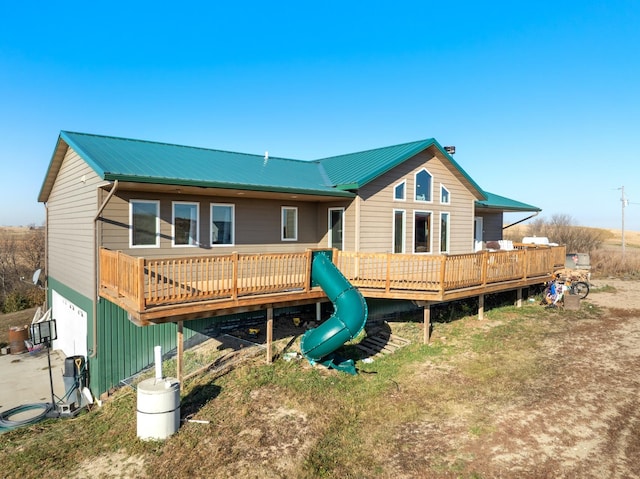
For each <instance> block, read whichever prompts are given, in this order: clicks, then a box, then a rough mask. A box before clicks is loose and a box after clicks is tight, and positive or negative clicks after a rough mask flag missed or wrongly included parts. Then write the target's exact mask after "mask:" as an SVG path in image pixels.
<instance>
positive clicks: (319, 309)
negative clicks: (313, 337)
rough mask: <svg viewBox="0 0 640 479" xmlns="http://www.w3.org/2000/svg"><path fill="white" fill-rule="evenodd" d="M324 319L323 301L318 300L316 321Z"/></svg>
mask: <svg viewBox="0 0 640 479" xmlns="http://www.w3.org/2000/svg"><path fill="white" fill-rule="evenodd" d="M320 321H322V303H321V302H320V301H318V302H317V303H316V323H318V324H320Z"/></svg>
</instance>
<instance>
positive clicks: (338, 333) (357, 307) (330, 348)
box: [300, 251, 367, 374]
mask: <svg viewBox="0 0 640 479" xmlns="http://www.w3.org/2000/svg"><path fill="white" fill-rule="evenodd" d="M330 254H331V251H317V252H315V253H314V256H313V261H312V263H311V281H312V283H314V284H318V285H319V286H320V287H321V288H322V290H323V291H324V292H325V294H326V295H327V297H328V298H329V300H330V301H331V302H332V303H333V308H334V312H333V314H332V315H331V317H330V318H329V319H327V320H326V321H325V322H324V323H322V324H321V325H320V326H318V327H317V328H313V329H310V330H309V331H307V332H306V333H305V334H304V335H303V336H302V340H301V342H300V349H301V351H302V354H303V356H304V357H305V358H307V359H308V360H309V362H310V363H311V364H315V363H322V364H324V365H325V366H327V367H330V368H334V369H338V370H340V371H345V372H348V373H350V374H356V369H355V365H354V363H353V360H348V361H340V360H338V359H337V358H336V357H334V356H333V353H334V352H335V351H336V350H337V349H339V348H340V347H341V346H342V345H343V344H344V343H346V342H347V341H349V340H351V339H353V338H355V337H356V336H357V335H358V334H359V333H360V331H362V329H363V328H364V325H365V323H366V322H367V303H366V301H365V300H364V298H363V296H362V294H360V291H358V290H357V289H356V288H355V286H353V285H352V284H351V283H350V282H349V280H347V278H345V277H344V275H343V274H342V273H341V272H340V270H339V269H338V268H337V267H336V266H335V265H334V264H333V262H332V261H331V259H330V256H329V255H330Z"/></svg>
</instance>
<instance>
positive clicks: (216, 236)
mask: <svg viewBox="0 0 640 479" xmlns="http://www.w3.org/2000/svg"><path fill="white" fill-rule="evenodd" d="M234 242H235V206H234V205H228V204H217V203H214V204H212V205H211V246H216V245H233V244H234Z"/></svg>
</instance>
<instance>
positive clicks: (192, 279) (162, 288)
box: [100, 249, 311, 311]
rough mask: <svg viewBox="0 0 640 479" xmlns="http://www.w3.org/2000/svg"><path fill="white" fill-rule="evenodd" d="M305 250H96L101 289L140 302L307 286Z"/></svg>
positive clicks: (229, 296)
mask: <svg viewBox="0 0 640 479" xmlns="http://www.w3.org/2000/svg"><path fill="white" fill-rule="evenodd" d="M310 264H311V252H310V251H308V252H302V253H283V254H238V253H233V254H230V255H216V256H192V257H181V258H163V259H145V258H133V257H131V256H128V255H126V254H123V253H120V252H118V251H110V250H107V249H101V250H100V278H101V286H100V287H101V290H104V291H105V292H106V293H107V294H109V295H113V296H116V297H122V298H125V299H127V300H128V301H129V302H131V303H133V304H134V305H139V306H140V309H139V311H144V309H145V308H148V307H153V306H160V305H166V304H174V303H188V302H195V301H206V300H212V299H225V298H227V299H236V298H238V297H240V296H247V295H252V294H268V293H278V292H284V291H296V290H298V291H308V289H309V288H310V283H311V279H310V271H311V268H310V266H309V265H310Z"/></svg>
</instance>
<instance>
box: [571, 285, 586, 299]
mask: <svg viewBox="0 0 640 479" xmlns="http://www.w3.org/2000/svg"><path fill="white" fill-rule="evenodd" d="M571 289H572V293H573V294H577V295H578V296H580V299H584V298H586V297H587V295H588V294H589V285H588V284H587V283H585V282H584V281H578V282H577V283H573V285H572V287H571Z"/></svg>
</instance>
